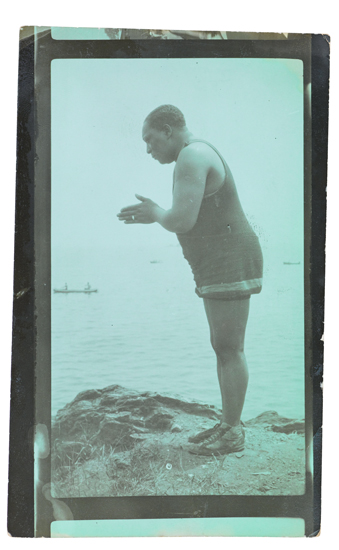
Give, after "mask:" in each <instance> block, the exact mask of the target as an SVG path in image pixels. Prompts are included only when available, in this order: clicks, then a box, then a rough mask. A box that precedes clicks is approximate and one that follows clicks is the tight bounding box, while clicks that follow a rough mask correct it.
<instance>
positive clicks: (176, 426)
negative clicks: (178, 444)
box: [171, 424, 182, 433]
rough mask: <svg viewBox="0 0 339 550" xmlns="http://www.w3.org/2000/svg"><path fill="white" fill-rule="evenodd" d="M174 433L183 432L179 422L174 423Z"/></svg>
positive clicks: (172, 430)
mask: <svg viewBox="0 0 339 550" xmlns="http://www.w3.org/2000/svg"><path fill="white" fill-rule="evenodd" d="M171 432H172V433H180V432H182V427H181V426H179V424H174V425H173V426H172V429H171Z"/></svg>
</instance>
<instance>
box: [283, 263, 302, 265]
mask: <svg viewBox="0 0 339 550" xmlns="http://www.w3.org/2000/svg"><path fill="white" fill-rule="evenodd" d="M283 264H284V265H300V262H283Z"/></svg>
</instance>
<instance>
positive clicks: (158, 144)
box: [142, 122, 174, 164]
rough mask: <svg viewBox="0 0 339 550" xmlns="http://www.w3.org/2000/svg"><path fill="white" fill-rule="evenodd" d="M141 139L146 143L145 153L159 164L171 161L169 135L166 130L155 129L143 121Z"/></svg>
mask: <svg viewBox="0 0 339 550" xmlns="http://www.w3.org/2000/svg"><path fill="white" fill-rule="evenodd" d="M142 139H143V140H144V142H145V143H146V146H147V153H148V154H150V155H152V157H153V158H154V159H155V160H157V161H158V162H160V164H169V163H171V162H173V160H174V159H173V158H172V154H171V144H170V135H169V133H168V132H167V131H166V130H156V129H155V128H152V127H151V126H150V125H149V124H148V122H145V123H144V125H143V128H142Z"/></svg>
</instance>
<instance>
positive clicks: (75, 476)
mask: <svg viewBox="0 0 339 550" xmlns="http://www.w3.org/2000/svg"><path fill="white" fill-rule="evenodd" d="M214 424H215V422H214V421H212V420H210V419H205V418H203V417H199V416H195V415H192V414H187V413H186V412H182V411H176V413H175V422H174V425H173V428H172V430H171V431H161V430H154V431H150V432H148V433H145V434H136V435H135V437H136V444H135V446H134V447H133V448H132V449H128V450H125V451H120V452H114V450H111V451H109V452H107V449H102V453H101V455H96V456H95V457H93V458H91V459H89V460H86V461H84V462H81V461H77V462H75V463H74V464H71V465H70V466H69V468H68V471H67V468H66V470H64V475H63V477H62V478H60V477H59V478H58V476H55V478H54V484H53V485H54V491H53V492H54V496H56V497H59V498H60V497H71V496H78V497H79V496H136V495H146V496H149V495H164V496H166V495H194V494H196V495H300V494H303V493H304V488H305V439H304V435H303V434H300V433H296V432H292V433H290V434H286V433H276V432H274V431H272V426H270V425H265V424H263V423H261V422H258V423H257V424H256V423H255V421H254V420H252V421H250V423H249V425H248V426H246V428H245V433H246V436H245V450H244V451H242V452H240V453H233V454H229V455H225V456H207V457H206V456H199V455H195V454H191V453H190V452H189V448H190V447H191V446H192V444H190V443H188V437H189V436H190V435H193V434H195V433H197V432H199V431H200V430H202V429H205V428H209V427H212V426H213V425H214ZM245 424H246V423H245Z"/></svg>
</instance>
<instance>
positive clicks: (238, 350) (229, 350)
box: [211, 336, 244, 363]
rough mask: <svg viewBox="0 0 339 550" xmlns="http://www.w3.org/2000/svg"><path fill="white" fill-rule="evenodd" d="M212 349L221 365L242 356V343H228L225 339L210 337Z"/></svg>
mask: <svg viewBox="0 0 339 550" xmlns="http://www.w3.org/2000/svg"><path fill="white" fill-rule="evenodd" d="M211 344H212V348H213V349H214V351H215V353H216V356H217V357H218V359H221V360H222V362H223V363H228V362H232V361H233V360H234V359H238V358H239V357H241V356H243V354H244V345H243V342H238V341H229V340H227V339H225V338H216V337H213V336H212V337H211Z"/></svg>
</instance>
